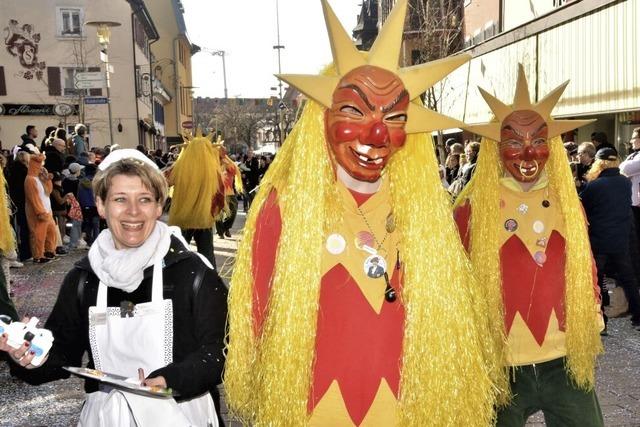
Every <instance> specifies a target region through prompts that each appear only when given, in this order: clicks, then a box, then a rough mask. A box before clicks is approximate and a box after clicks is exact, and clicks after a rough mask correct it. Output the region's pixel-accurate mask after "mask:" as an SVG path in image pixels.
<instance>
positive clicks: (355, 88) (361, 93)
mask: <svg viewBox="0 0 640 427" xmlns="http://www.w3.org/2000/svg"><path fill="white" fill-rule="evenodd" d="M340 89H352V90H353V91H354V92H355V93H357V94H358V96H359V97H360V98H362V100H363V101H364V103H365V104H367V107H369V109H370V110H371V111H375V110H376V107H375V106H374V105H372V104H371V102H369V98H367V95H365V93H364V92H363V91H362V89H360V87H359V86H357V85H354V84H348V85H345V86H342V87H341V88H340Z"/></svg>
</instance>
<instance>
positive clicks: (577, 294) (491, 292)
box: [455, 64, 602, 390]
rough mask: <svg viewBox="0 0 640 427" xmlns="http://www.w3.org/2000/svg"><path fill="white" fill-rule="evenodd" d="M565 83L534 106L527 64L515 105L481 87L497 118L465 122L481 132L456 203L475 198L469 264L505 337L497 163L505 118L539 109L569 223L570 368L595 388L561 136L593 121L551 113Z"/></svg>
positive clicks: (594, 325) (591, 327) (590, 323)
mask: <svg viewBox="0 0 640 427" xmlns="http://www.w3.org/2000/svg"><path fill="white" fill-rule="evenodd" d="M568 83H569V82H565V83H563V84H562V85H560V86H559V87H558V88H556V89H554V90H553V91H551V93H549V95H547V96H546V97H544V99H542V100H541V101H540V102H538V103H535V104H532V103H531V100H530V96H529V89H528V84H527V80H526V77H525V73H524V68H523V67H522V65H521V64H519V67H518V80H517V84H516V93H515V96H514V101H513V104H512V105H506V104H504V103H502V102H501V101H500V100H498V99H497V98H495V97H494V96H492V95H490V94H489V93H487V92H486V91H484V90H482V89H480V93H481V94H482V96H483V98H484V99H485V100H486V102H487V104H488V105H489V107H490V108H491V110H492V112H493V114H494V116H495V117H494V119H493V120H492V121H491V122H490V123H486V124H482V125H473V126H467V127H466V129H468V130H470V131H472V132H474V133H477V134H479V135H482V136H483V137H484V138H483V139H482V142H481V147H482V148H481V150H480V155H479V158H478V164H477V166H476V171H475V174H474V176H473V179H472V180H471V182H470V183H469V185H468V186H467V188H465V190H464V191H463V192H462V193H461V194H460V196H459V197H458V199H457V200H456V205H455V206H456V207H457V206H460V205H461V204H463V203H466V201H467V200H468V201H469V202H470V203H471V206H472V215H471V224H470V230H471V235H470V248H471V256H470V257H471V262H472V264H473V268H474V271H475V276H476V277H477V278H478V280H479V281H480V283H483V284H484V285H485V286H486V289H487V290H486V294H487V298H488V302H489V304H490V305H491V309H490V313H493V315H492V317H493V318H492V322H493V323H494V324H495V325H502V327H501V328H493V329H492V331H493V340H494V342H502V341H503V340H504V333H505V330H504V317H503V311H504V308H503V303H502V293H501V292H502V291H501V289H502V288H501V280H502V279H501V273H500V261H499V260H500V256H499V251H500V248H499V245H500V239H499V235H498V233H499V230H500V227H501V224H500V206H499V200H500V190H499V186H500V183H499V180H500V178H501V177H502V176H504V174H505V171H504V168H503V166H502V162H501V161H500V156H499V149H498V143H497V141H499V140H500V128H501V125H502V122H503V121H504V119H505V118H507V117H508V116H509V114H511V113H512V112H514V111H521V110H530V111H535V112H537V113H538V114H540V116H541V117H542V118H543V119H544V120H545V121H546V123H547V126H548V130H549V133H548V140H549V147H550V157H549V160H548V162H547V164H546V167H545V171H546V172H547V175H548V177H549V190H550V192H551V193H553V194H554V195H555V196H556V199H557V200H558V202H559V208H560V214H561V215H562V218H563V220H564V224H565V236H563V237H564V238H565V253H566V265H565V313H566V349H567V362H566V368H567V370H568V372H569V374H570V377H571V378H572V379H573V381H574V382H575V384H576V385H577V386H578V387H580V388H582V389H585V390H591V389H593V386H594V384H595V377H594V369H595V364H596V358H597V355H598V354H600V353H601V352H602V343H601V340H600V335H599V331H600V323H599V321H598V317H597V315H596V313H597V310H598V308H597V307H596V304H595V301H594V286H593V280H594V279H593V275H592V268H593V265H592V257H591V246H590V244H589V237H588V234H587V227H586V221H585V219H584V216H583V214H582V208H581V204H580V200H579V198H578V195H577V193H576V190H575V184H574V180H573V177H572V175H571V169H570V168H569V163H568V162H567V157H566V154H565V149H564V146H563V144H562V139H561V138H560V135H561V134H562V133H564V132H568V131H570V130H572V129H575V128H578V127H580V126H583V125H585V124H588V123H591V122H592V121H593V120H554V119H553V118H552V117H551V111H552V110H553V108H554V106H555V105H556V103H557V102H558V100H559V99H560V96H561V95H562V92H563V91H564V89H565V88H566V86H567V84H568ZM504 351H506V349H505V350H504ZM504 351H503V352H502V357H504V354H505V353H504Z"/></svg>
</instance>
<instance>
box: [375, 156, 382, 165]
mask: <svg viewBox="0 0 640 427" xmlns="http://www.w3.org/2000/svg"><path fill="white" fill-rule="evenodd" d="M373 163H375V164H376V165H379V164H380V163H382V157H380V158H378V159H375V160H374V161H373Z"/></svg>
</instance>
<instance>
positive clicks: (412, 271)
mask: <svg viewBox="0 0 640 427" xmlns="http://www.w3.org/2000/svg"><path fill="white" fill-rule="evenodd" d="M323 6H324V10H325V16H326V18H327V26H328V28H329V33H330V38H331V40H332V46H333V51H334V60H335V63H336V67H335V68H333V69H329V70H325V71H324V72H323V73H322V76H314V77H309V76H304V77H300V78H298V79H297V84H296V86H298V87H299V88H301V87H305V88H306V89H305V93H307V95H309V96H310V98H311V99H310V101H309V102H307V104H306V106H305V109H304V112H303V114H302V116H301V117H300V120H299V121H298V122H297V124H296V126H295V127H294V129H293V131H292V133H291V134H290V135H289V136H288V137H287V139H286V141H285V143H284V145H283V146H282V148H281V149H280V151H279V152H278V155H277V156H276V158H275V160H274V162H273V163H272V165H271V166H270V168H269V170H268V172H267V173H266V175H265V177H264V178H263V180H262V182H261V186H260V191H259V192H258V194H257V195H256V198H255V200H254V201H253V203H252V207H251V210H250V212H249V215H248V218H247V221H246V225H245V228H244V233H243V237H242V241H241V244H240V246H239V248H238V257H237V261H236V264H235V267H234V272H233V277H232V280H231V285H230V294H229V337H228V340H227V361H226V368H225V375H224V385H225V391H226V393H227V402H228V404H229V407H230V410H231V412H232V414H233V415H234V416H236V417H237V418H239V419H240V420H242V421H243V422H244V423H245V424H247V425H256V426H303V425H306V424H307V423H308V421H309V413H308V409H309V408H308V399H309V396H310V390H311V386H312V373H313V363H314V350H315V337H316V329H317V319H318V311H319V295H320V283H321V279H322V272H321V264H322V262H321V261H322V256H323V247H324V239H325V238H326V234H327V233H328V231H329V230H331V229H334V227H335V224H336V222H338V221H341V220H342V211H341V210H342V207H341V202H340V198H339V197H340V196H339V195H338V192H337V187H336V176H335V171H334V168H333V164H332V160H331V154H330V151H329V149H328V146H327V141H326V139H325V133H324V113H325V111H326V110H325V108H326V106H327V105H326V104H327V103H330V96H329V97H325V95H326V94H327V93H328V94H329V95H330V94H331V93H332V92H333V91H334V90H335V88H336V85H337V83H338V81H339V80H340V76H341V75H343V74H344V73H345V72H347V71H345V70H349V69H353V68H354V67H357V66H359V65H360V64H362V62H361V57H360V53H358V52H357V51H356V50H355V49H351V50H349V49H345V48H336V47H335V44H336V43H339V40H342V41H343V43H346V41H347V40H348V36H346V33H345V32H344V30H343V29H342V28H341V27H340V26H339V23H338V21H337V19H335V15H333V12H332V11H331V9H330V8H329V6H328V4H326V2H323ZM395 7H396V8H399V9H394V11H393V12H392V14H391V16H390V18H389V20H388V21H387V23H386V24H385V28H384V29H383V30H382V31H381V34H380V36H379V38H381V39H382V40H378V41H377V42H376V46H374V50H373V52H372V53H371V55H369V58H370V59H369V61H368V63H369V64H370V65H381V64H382V65H384V64H386V63H389V60H388V59H384V57H386V56H388V57H391V56H394V55H395V58H394V61H396V62H397V55H398V49H397V47H396V46H395V44H399V43H400V35H399V34H401V33H402V29H403V23H404V11H405V9H406V1H405V0H400V1H398V3H397V5H396V6H395ZM398 10H400V11H401V12H398ZM392 27H393V28H394V29H393V30H390V29H389V28H392ZM384 38H390V39H392V40H394V43H395V44H393V43H390V42H389V41H388V40H385V39H384ZM337 40H338V41H337ZM349 43H351V42H350V41H349ZM345 52H351V53H349V54H345ZM376 52H378V53H376ZM456 61H457V59H456ZM445 63H447V60H444V61H440V62H439V65H438V66H436V67H435V69H436V71H434V72H435V74H436V75H437V76H436V77H434V75H432V74H429V73H426V72H424V70H425V69H426V68H421V67H419V66H418V67H413V69H411V70H409V71H407V70H406V69H405V73H406V75H407V76H408V75H410V74H411V73H415V75H416V76H422V78H424V79H426V80H428V81H429V82H432V81H437V80H439V79H440V78H442V77H443V76H444V74H446V73H442V71H441V70H442V69H441V68H440V67H441V66H444V65H442V64H445ZM394 67H395V65H394ZM446 68H448V69H449V71H450V70H451V69H452V68H451V63H448V65H447V67H446ZM393 69H394V70H396V69H397V67H396V68H393ZM318 77H321V78H318ZM405 77H406V76H405ZM283 78H284V77H283ZM287 79H288V80H287V81H289V82H290V83H292V81H293V80H294V78H291V77H287ZM417 80H419V78H417V77H416V79H415V81H416V82H417ZM300 82H303V83H304V84H300ZM314 82H315V83H314ZM327 82H333V83H331V84H329V83H327ZM292 84H294V83H292ZM322 84H325V86H324V89H322V90H318V91H316V90H315V89H316V86H317V85H322ZM405 85H406V87H407V88H408V90H409V91H410V93H411V96H412V97H413V96H417V94H419V91H421V90H423V89H420V88H419V87H418V86H416V85H417V83H416V84H414V80H412V79H411V78H407V79H406V81H405ZM423 85H424V83H423ZM428 85H429V83H427V84H426V86H428ZM318 87H319V86H318ZM423 87H424V86H423ZM325 92H326V93H325ZM310 93H313V96H311V95H310ZM322 100H324V101H322ZM418 107H419V106H418ZM414 111H421V110H419V109H417V110H412V111H410V112H409V113H408V115H409V117H411V116H413V119H414V120H413V121H412V123H413V124H412V127H413V131H414V133H413V134H410V135H408V137H407V142H406V145H405V147H404V148H403V149H402V150H400V151H399V152H398V153H396V154H395V155H394V156H393V158H392V159H391V161H390V163H389V165H388V166H387V168H386V169H385V172H384V178H383V179H388V180H389V182H390V188H391V203H392V206H393V209H394V217H395V219H396V232H397V233H399V235H400V246H399V249H400V252H401V253H402V254H403V261H404V266H405V276H404V279H403V292H402V302H401V303H402V304H403V305H404V308H405V314H406V316H405V325H404V327H405V328H404V341H403V347H402V348H403V354H402V360H401V366H402V369H401V375H400V397H399V402H398V415H399V424H400V425H407V426H425V425H429V426H435V427H441V426H442V427H444V426H453V425H465V426H476V425H477V426H487V425H490V424H491V422H492V419H493V414H494V412H493V408H494V403H495V399H496V394H497V392H498V390H497V387H496V386H495V385H494V384H492V382H491V379H490V374H489V371H490V368H489V367H488V365H489V363H488V360H489V359H495V354H494V352H493V345H492V343H491V342H485V341H486V340H485V335H484V334H485V333H486V331H487V330H488V329H489V328H490V327H491V325H490V323H489V320H488V315H487V309H486V304H485V303H484V299H483V298H481V297H482V291H481V289H480V288H479V287H478V286H477V282H476V281H475V280H474V278H473V276H472V274H471V273H472V271H471V265H470V263H469V261H468V259H467V257H466V255H465V253H464V249H463V248H462V245H461V244H460V240H459V238H458V237H457V232H456V230H455V225H454V223H453V221H452V218H451V211H450V204H449V199H448V196H447V195H446V194H445V192H444V191H443V189H442V184H441V182H440V178H439V174H438V168H437V160H436V158H435V155H434V151H433V148H432V147H433V146H432V141H431V139H430V137H429V136H428V135H427V134H424V133H421V134H420V133H416V132H418V131H417V130H416V129H418V128H419V127H420V126H422V127H423V128H434V126H435V127H446V126H450V124H451V123H454V121H451V120H450V119H449V120H448V121H447V120H440V119H439V117H440V116H439V115H437V116H434V115H432V114H431V113H430V112H427V113H426V114H423V113H420V112H418V113H414ZM433 114H436V113H433ZM416 116H418V120H415V118H416ZM420 117H422V118H423V120H425V121H433V120H440V122H439V123H440V124H439V125H436V124H434V123H420ZM425 117H426V119H425ZM409 120H411V118H410V119H409ZM455 123H456V125H457V123H458V122H455ZM273 191H275V192H276V193H277V195H278V205H279V208H280V212H281V218H282V231H281V235H280V239H279V242H278V246H277V248H276V254H275V256H276V262H275V269H274V273H273V276H272V279H271V283H270V296H269V301H268V307H267V313H266V316H265V320H264V323H263V325H262V330H261V332H260V333H257V331H256V329H255V328H254V326H255V325H254V322H253V311H252V310H253V308H252V307H253V298H254V294H253V276H252V274H253V265H252V262H253V255H254V254H253V243H254V236H255V232H256V223H257V219H258V217H259V215H260V213H261V210H262V207H263V205H264V203H265V201H266V200H267V199H268V197H269V195H270V194H271V193H272V192H273ZM443 285H445V286H446V287H447V289H449V291H445V292H443V290H442V286H443ZM398 303H400V301H398ZM275 390H277V392H275ZM389 410H390V411H392V410H394V409H393V408H389Z"/></svg>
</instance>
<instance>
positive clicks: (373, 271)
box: [363, 255, 387, 279]
mask: <svg viewBox="0 0 640 427" xmlns="http://www.w3.org/2000/svg"><path fill="white" fill-rule="evenodd" d="M363 267H364V274H366V275H367V276H368V277H370V278H372V279H378V278H380V277H382V276H384V273H386V271H387V261H386V260H385V259H384V258H383V257H382V256H380V255H371V256H369V257H367V259H365V260H364V265H363Z"/></svg>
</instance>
